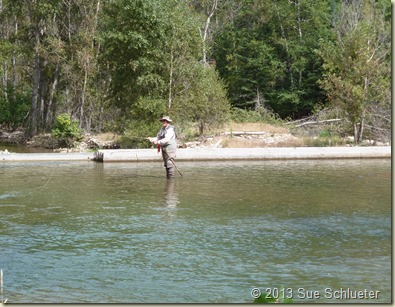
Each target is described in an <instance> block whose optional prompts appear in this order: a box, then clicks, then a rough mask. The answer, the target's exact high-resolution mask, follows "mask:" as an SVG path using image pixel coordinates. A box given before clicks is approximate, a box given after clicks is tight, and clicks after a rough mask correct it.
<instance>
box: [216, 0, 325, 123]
mask: <svg viewBox="0 0 395 307" xmlns="http://www.w3.org/2000/svg"><path fill="white" fill-rule="evenodd" d="M234 2H237V1H234ZM238 4H239V8H238V9H237V10H236V9H235V6H233V7H232V14H229V15H233V16H234V17H233V18H232V19H230V20H229V23H228V24H227V25H226V27H224V28H223V29H222V30H221V31H220V32H218V35H217V36H216V45H215V48H214V58H215V60H216V62H217V68H218V70H219V72H220V76H221V77H222V78H223V79H224V81H225V82H226V84H227V87H228V89H229V98H230V100H231V102H232V105H233V106H237V107H242V108H248V109H253V108H256V107H257V105H259V104H261V105H263V106H264V107H269V108H271V109H272V110H274V111H275V112H276V113H278V114H280V115H281V116H282V117H288V116H292V117H299V116H302V115H306V114H308V113H309V112H310V111H311V109H312V108H313V106H314V104H315V103H317V102H318V101H319V100H322V99H323V98H324V96H323V93H322V92H323V91H322V89H320V88H319V87H318V86H317V84H316V81H317V80H318V79H319V78H320V77H321V71H322V70H321V62H320V59H318V60H317V57H316V56H315V55H314V54H313V53H312V52H311V50H314V49H315V48H317V47H318V39H319V38H320V37H321V38H327V36H328V35H329V31H328V29H329V19H330V4H329V3H328V1H326V0H320V1H310V0H295V1H288V0H280V1H272V2H265V1H253V0H246V1H238ZM222 14H223V13H222ZM221 16H222V15H221Z"/></svg>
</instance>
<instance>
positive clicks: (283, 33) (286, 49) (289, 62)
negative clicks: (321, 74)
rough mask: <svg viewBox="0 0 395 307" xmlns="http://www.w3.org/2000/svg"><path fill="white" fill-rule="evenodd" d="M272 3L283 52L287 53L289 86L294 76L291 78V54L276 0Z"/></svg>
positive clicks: (292, 82)
mask: <svg viewBox="0 0 395 307" xmlns="http://www.w3.org/2000/svg"><path fill="white" fill-rule="evenodd" d="M273 3H274V7H275V8H276V14H277V19H278V22H279V24H280V30H281V37H282V39H283V40H284V42H285V52H286V54H287V66H288V72H289V77H290V81H291V86H293V85H294V78H293V70H292V63H291V56H290V53H289V48H288V41H287V38H286V37H285V31H284V27H283V24H282V22H281V17H280V13H279V12H278V7H277V4H276V1H274V2H273Z"/></svg>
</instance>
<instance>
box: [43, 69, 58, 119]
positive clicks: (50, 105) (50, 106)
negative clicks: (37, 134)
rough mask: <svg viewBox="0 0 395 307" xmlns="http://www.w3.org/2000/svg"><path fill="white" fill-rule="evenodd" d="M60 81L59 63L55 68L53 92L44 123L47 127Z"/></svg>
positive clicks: (51, 92) (50, 95) (50, 94)
mask: <svg viewBox="0 0 395 307" xmlns="http://www.w3.org/2000/svg"><path fill="white" fill-rule="evenodd" d="M58 79H59V63H56V68H55V77H54V80H53V83H52V87H51V91H50V93H49V100H48V106H47V109H46V111H45V116H44V121H45V125H48V124H49V115H50V113H51V108H52V104H53V98H54V95H55V92H56V87H57V85H58Z"/></svg>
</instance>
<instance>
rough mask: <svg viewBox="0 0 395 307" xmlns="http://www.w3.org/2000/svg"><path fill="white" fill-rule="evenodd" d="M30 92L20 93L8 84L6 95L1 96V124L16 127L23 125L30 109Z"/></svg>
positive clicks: (5, 126)
mask: <svg viewBox="0 0 395 307" xmlns="http://www.w3.org/2000/svg"><path fill="white" fill-rule="evenodd" d="M29 96H30V93H29V92H27V93H20V92H18V91H16V90H15V89H14V88H12V87H11V86H8V88H7V92H6V96H2V97H1V98H0V126H2V127H4V128H6V129H11V130H13V129H16V128H18V127H21V126H23V124H24V123H25V119H26V116H27V114H28V112H29V109H30V97H29Z"/></svg>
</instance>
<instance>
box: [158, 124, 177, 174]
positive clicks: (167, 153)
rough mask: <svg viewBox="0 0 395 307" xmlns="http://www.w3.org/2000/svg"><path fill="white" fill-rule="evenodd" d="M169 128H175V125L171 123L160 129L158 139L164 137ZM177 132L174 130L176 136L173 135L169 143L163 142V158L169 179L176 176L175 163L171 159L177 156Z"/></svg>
mask: <svg viewBox="0 0 395 307" xmlns="http://www.w3.org/2000/svg"><path fill="white" fill-rule="evenodd" d="M167 129H173V130H174V126H172V125H169V126H168V127H166V128H165V129H163V128H162V129H160V131H159V132H158V136H157V137H158V140H161V139H164V138H165V135H166V132H167ZM175 138H176V134H175V130H174V137H172V138H171V139H170V140H169V142H168V143H167V144H162V145H161V149H162V158H163V165H164V167H165V168H166V177H167V179H171V178H174V163H173V162H172V161H171V160H172V159H174V158H175V156H176V148H177V145H176V139H175Z"/></svg>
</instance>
